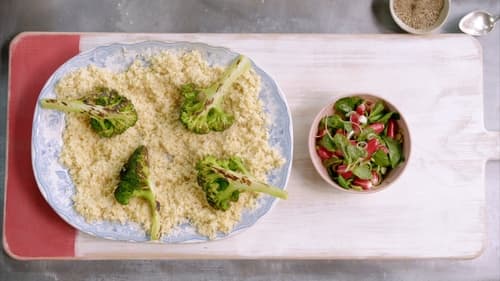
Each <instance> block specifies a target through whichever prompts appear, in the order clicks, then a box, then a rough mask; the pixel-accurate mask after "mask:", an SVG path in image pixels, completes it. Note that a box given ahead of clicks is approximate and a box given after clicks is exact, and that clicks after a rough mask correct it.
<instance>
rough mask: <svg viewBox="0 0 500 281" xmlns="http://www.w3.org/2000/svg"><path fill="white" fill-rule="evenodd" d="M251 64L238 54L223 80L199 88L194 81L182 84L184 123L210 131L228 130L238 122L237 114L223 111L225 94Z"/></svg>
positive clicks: (202, 132)
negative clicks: (236, 119) (236, 120)
mask: <svg viewBox="0 0 500 281" xmlns="http://www.w3.org/2000/svg"><path fill="white" fill-rule="evenodd" d="M250 66H251V62H250V60H249V59H248V58H247V57H245V56H239V57H237V58H236V59H235V60H234V61H233V62H232V64H231V65H230V66H229V67H228V68H227V69H226V71H225V72H224V73H223V74H222V76H221V77H220V78H219V80H218V81H217V82H215V83H213V84H212V85H210V86H209V87H208V88H202V89H200V88H196V87H195V86H194V85H193V84H186V85H184V86H182V87H181V92H182V95H183V96H184V101H183V103H182V106H181V116H180V119H181V122H182V123H183V124H184V126H186V128H187V129H188V130H190V131H193V132H195V133H197V134H206V133H208V132H210V131H224V130H225V129H227V128H229V127H230V126H231V125H232V124H233V122H234V116H233V115H231V114H230V113H227V112H224V111H223V110H222V102H223V100H224V99H223V98H224V95H225V94H226V93H227V92H228V89H229V88H230V87H231V85H232V84H233V83H234V82H235V81H236V79H238V77H240V76H241V75H242V74H243V73H245V71H247V70H248V69H249V68H250Z"/></svg>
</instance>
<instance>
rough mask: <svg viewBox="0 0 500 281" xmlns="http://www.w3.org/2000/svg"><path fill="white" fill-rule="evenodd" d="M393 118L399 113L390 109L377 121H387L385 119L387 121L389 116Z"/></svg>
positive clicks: (397, 116)
mask: <svg viewBox="0 0 500 281" xmlns="http://www.w3.org/2000/svg"><path fill="white" fill-rule="evenodd" d="M392 117H393V118H394V119H396V120H397V119H399V114H397V113H396V112H394V111H391V112H388V113H386V114H385V115H384V116H383V117H382V118H380V119H378V120H377V122H380V123H384V124H385V123H387V121H389V119H391V118H392Z"/></svg>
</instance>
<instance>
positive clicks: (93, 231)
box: [31, 41, 293, 243]
mask: <svg viewBox="0 0 500 281" xmlns="http://www.w3.org/2000/svg"><path fill="white" fill-rule="evenodd" d="M165 50H169V51H174V52H185V51H193V50H197V51H199V52H200V53H201V54H202V56H204V58H205V59H206V60H207V61H208V63H209V64H210V65H227V64H228V63H229V62H230V61H231V60H232V59H233V58H235V57H236V56H237V55H239V54H238V53H236V52H233V51H231V50H230V49H228V48H225V47H215V46H210V45H207V44H205V43H198V42H196V43H192V42H161V41H142V42H136V43H127V44H124V43H113V44H110V45H106V46H99V47H96V48H93V49H90V50H87V51H84V52H81V53H80V54H78V55H76V56H75V57H73V58H71V59H69V60H68V61H67V62H65V63H64V64H63V65H61V66H60V67H59V68H58V69H57V70H56V71H55V72H54V73H53V74H52V76H51V77H50V78H49V79H48V80H47V82H46V83H45V85H44V87H43V88H42V90H41V92H40V95H39V97H38V99H37V104H36V107H35V112H34V117H33V128H32V139H31V155H32V166H33V172H34V176H35V180H36V182H37V185H38V188H39V190H40V192H41V194H42V196H43V197H44V198H45V200H46V201H47V203H48V204H49V205H50V206H51V207H52V209H53V210H54V211H55V212H56V213H57V214H58V215H59V216H60V217H61V218H62V219H63V220H64V221H66V222H67V223H68V224H70V225H71V226H73V227H74V228H76V229H78V230H80V231H82V232H84V233H87V234H90V235H92V236H96V237H101V238H106V239H111V240H120V241H131V242H150V240H149V237H148V236H147V234H146V231H145V230H144V229H143V228H142V227H141V226H140V225H139V224H138V223H134V222H127V223H125V224H121V223H120V222H114V221H97V222H87V221H85V219H84V218H83V217H82V216H81V215H80V214H79V213H77V212H76V210H75V209H74V208H73V201H72V199H71V197H72V196H73V195H74V194H75V192H76V188H75V186H74V184H73V183H72V180H71V177H70V176H69V174H68V170H67V169H66V168H65V167H64V166H62V164H61V163H59V161H58V157H59V154H60V152H61V148H62V132H63V130H64V126H65V121H64V113H61V112H56V111H49V110H42V109H41V108H40V106H39V100H40V99H41V98H49V97H55V91H54V88H55V85H56V83H57V82H58V81H59V80H60V79H61V78H62V77H63V76H65V75H66V74H67V73H69V72H71V71H74V70H76V69H78V68H81V67H85V66H88V65H96V66H98V67H107V66H106V64H107V63H109V61H108V60H109V58H112V57H114V56H116V57H117V58H118V56H119V54H120V53H121V54H122V55H123V56H125V55H129V58H125V57H123V58H120V60H119V61H120V63H119V65H120V64H121V65H120V66H121V67H119V69H117V70H119V71H122V70H125V69H127V68H128V66H129V65H130V64H131V63H132V61H134V60H136V59H143V60H146V57H147V56H144V54H145V53H147V54H149V55H151V54H155V53H157V52H160V51H165ZM117 55H118V56H117ZM252 65H253V69H254V71H255V72H256V73H257V74H258V75H259V76H260V78H261V92H260V93H259V97H260V99H261V100H262V101H263V104H264V111H265V112H266V113H267V115H268V118H269V119H270V122H269V123H270V127H269V132H270V134H269V135H270V138H269V143H270V145H271V146H272V147H276V148H277V149H278V150H279V151H280V153H281V154H282V156H283V157H284V158H285V163H284V164H283V165H282V166H281V167H280V168H278V169H275V170H273V171H271V172H270V173H269V174H268V182H269V183H271V184H273V185H274V186H277V187H279V188H281V189H286V185H287V183H288V179H289V176H290V171H291V167H292V159H293V128H292V118H291V114H290V109H289V107H288V104H287V102H286V99H285V96H284V95H283V93H282V91H281V89H280V88H279V86H278V84H277V83H276V82H275V80H274V79H273V78H272V77H271V76H270V75H269V74H267V73H266V72H265V71H264V70H262V69H261V68H260V67H259V66H258V65H256V64H255V62H254V61H252ZM46 126H49V128H46ZM276 201H277V199H275V198H274V197H271V196H261V197H260V198H259V205H258V207H257V208H256V209H253V210H245V211H244V212H243V213H242V217H241V220H240V222H239V223H237V224H236V225H235V226H234V228H233V230H232V231H231V232H230V233H227V234H225V233H220V232H219V233H217V236H216V238H215V239H213V240H219V239H223V238H227V237H229V236H232V235H234V234H237V233H240V232H241V231H242V230H245V229H247V228H249V227H251V226H252V225H254V224H255V223H256V222H257V221H258V220H259V219H261V218H262V217H263V216H264V215H265V214H266V213H268V212H269V211H270V210H271V208H272V207H273V206H274V205H275V203H276ZM207 241H212V240H210V239H208V237H206V236H203V235H200V234H199V233H197V232H196V230H195V228H194V227H193V226H192V225H190V224H189V223H184V224H181V225H178V226H176V228H175V229H174V231H173V232H172V233H171V234H169V235H163V237H162V239H161V240H160V241H158V242H160V243H195V242H207Z"/></svg>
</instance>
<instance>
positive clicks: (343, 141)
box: [333, 134, 349, 156]
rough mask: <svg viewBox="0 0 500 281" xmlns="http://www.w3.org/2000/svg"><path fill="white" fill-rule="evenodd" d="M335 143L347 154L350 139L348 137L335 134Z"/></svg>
mask: <svg viewBox="0 0 500 281" xmlns="http://www.w3.org/2000/svg"><path fill="white" fill-rule="evenodd" d="M333 143H334V145H335V147H336V148H337V149H340V150H341V151H342V152H343V153H344V156H345V155H346V151H347V146H348V145H349V140H348V139H347V137H346V136H344V135H341V134H336V135H335V136H333Z"/></svg>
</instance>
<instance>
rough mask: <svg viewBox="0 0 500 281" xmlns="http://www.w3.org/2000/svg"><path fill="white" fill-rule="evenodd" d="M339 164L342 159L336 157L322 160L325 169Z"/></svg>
mask: <svg viewBox="0 0 500 281" xmlns="http://www.w3.org/2000/svg"><path fill="white" fill-rule="evenodd" d="M339 164H342V159H340V158H337V157H331V158H328V159H325V160H323V166H325V167H327V168H329V167H333V166H337V165H339Z"/></svg>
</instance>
